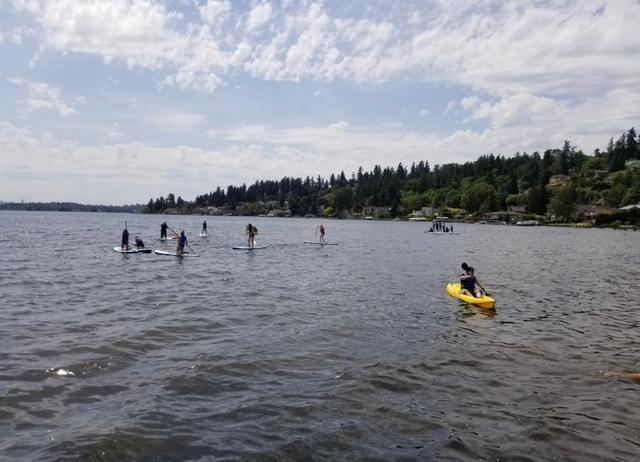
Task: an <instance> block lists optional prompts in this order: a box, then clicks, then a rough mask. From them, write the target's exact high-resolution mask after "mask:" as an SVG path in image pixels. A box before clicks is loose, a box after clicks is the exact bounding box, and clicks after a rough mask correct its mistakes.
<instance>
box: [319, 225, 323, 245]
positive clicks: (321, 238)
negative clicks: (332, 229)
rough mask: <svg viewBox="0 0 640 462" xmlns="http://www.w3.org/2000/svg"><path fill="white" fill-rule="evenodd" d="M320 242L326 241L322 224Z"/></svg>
mask: <svg viewBox="0 0 640 462" xmlns="http://www.w3.org/2000/svg"><path fill="white" fill-rule="evenodd" d="M320 242H324V226H322V225H320Z"/></svg>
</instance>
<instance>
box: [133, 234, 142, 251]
mask: <svg viewBox="0 0 640 462" xmlns="http://www.w3.org/2000/svg"><path fill="white" fill-rule="evenodd" d="M134 243H135V246H136V249H144V242H142V238H141V237H140V236H136V239H135V241H134Z"/></svg>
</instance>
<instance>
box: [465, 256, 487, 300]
mask: <svg viewBox="0 0 640 462" xmlns="http://www.w3.org/2000/svg"><path fill="white" fill-rule="evenodd" d="M462 269H463V270H464V273H462V274H461V275H460V293H461V294H466V295H471V296H472V297H476V298H481V297H484V296H485V295H486V293H485V291H484V290H483V289H482V286H481V285H480V283H479V282H478V280H477V279H476V276H475V270H474V269H473V267H472V266H469V265H467V264H466V263H463V264H462ZM476 284H478V287H476Z"/></svg>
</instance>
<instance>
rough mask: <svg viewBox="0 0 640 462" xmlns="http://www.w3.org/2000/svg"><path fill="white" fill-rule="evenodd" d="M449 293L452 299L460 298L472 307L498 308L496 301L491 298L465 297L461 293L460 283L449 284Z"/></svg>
mask: <svg viewBox="0 0 640 462" xmlns="http://www.w3.org/2000/svg"><path fill="white" fill-rule="evenodd" d="M447 292H448V293H449V295H451V296H452V297H456V298H459V299H460V300H462V301H463V302H466V303H471V304H472V305H476V306H479V307H480V308H493V307H495V306H496V301H495V299H493V298H491V297H487V296H486V295H485V296H484V297H480V298H478V297H472V296H471V295H465V294H461V293H460V283H457V282H456V283H454V284H447Z"/></svg>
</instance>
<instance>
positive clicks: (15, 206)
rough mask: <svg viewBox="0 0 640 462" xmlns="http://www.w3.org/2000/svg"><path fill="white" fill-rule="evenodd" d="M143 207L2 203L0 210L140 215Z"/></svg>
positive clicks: (58, 203)
mask: <svg viewBox="0 0 640 462" xmlns="http://www.w3.org/2000/svg"><path fill="white" fill-rule="evenodd" d="M143 209H144V205H142V204H134V205H88V204H78V203H76V202H2V201H0V210H29V211H38V212H121V213H122V212H124V213H142V210H143Z"/></svg>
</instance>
